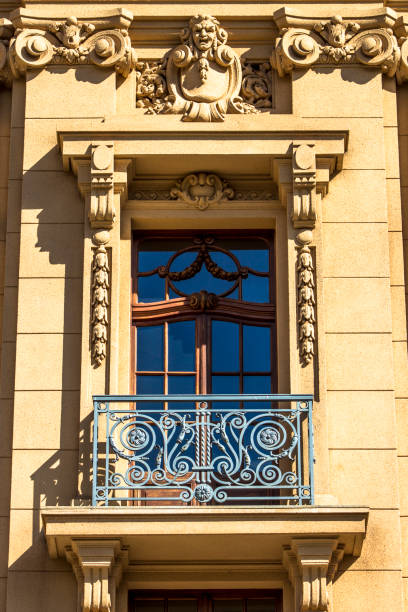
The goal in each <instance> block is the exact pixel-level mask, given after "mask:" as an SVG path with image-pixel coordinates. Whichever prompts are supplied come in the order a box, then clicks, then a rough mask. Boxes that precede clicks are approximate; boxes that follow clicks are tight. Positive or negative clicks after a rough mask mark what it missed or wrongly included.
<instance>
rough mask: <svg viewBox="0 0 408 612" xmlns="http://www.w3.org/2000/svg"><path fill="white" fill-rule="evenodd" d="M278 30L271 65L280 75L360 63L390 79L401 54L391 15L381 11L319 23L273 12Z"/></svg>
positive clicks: (284, 13) (334, 18)
mask: <svg viewBox="0 0 408 612" xmlns="http://www.w3.org/2000/svg"><path fill="white" fill-rule="evenodd" d="M275 20H276V22H277V25H278V26H279V29H280V36H279V37H278V38H277V39H276V42H275V49H274V51H273V53H272V57H271V64H272V66H273V67H274V68H275V69H276V70H277V71H278V74H279V75H280V76H284V75H285V74H288V73H290V72H291V71H292V70H293V69H294V68H309V67H310V66H313V65H327V64H329V65H333V64H335V65H336V64H360V65H363V66H367V67H373V68H381V70H382V72H384V73H385V74H387V76H394V75H395V73H396V71H397V68H398V66H399V61H400V56H401V52H400V49H399V47H398V42H397V38H396V37H395V36H394V33H393V29H392V26H393V25H394V22H395V13H393V12H392V11H387V10H386V11H385V12H382V13H378V14H374V15H372V16H367V17H364V18H359V19H357V20H353V19H348V18H343V17H341V16H340V15H335V16H333V17H331V18H329V19H325V20H322V21H313V20H312V19H310V18H306V17H304V18H302V17H301V16H300V15H294V14H293V13H289V12H287V11H285V10H281V11H277V13H276V17H275Z"/></svg>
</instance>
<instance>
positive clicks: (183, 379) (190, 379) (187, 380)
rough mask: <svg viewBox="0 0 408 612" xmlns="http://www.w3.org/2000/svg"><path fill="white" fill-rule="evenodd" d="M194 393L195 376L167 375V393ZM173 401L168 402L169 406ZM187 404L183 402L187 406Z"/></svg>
mask: <svg viewBox="0 0 408 612" xmlns="http://www.w3.org/2000/svg"><path fill="white" fill-rule="evenodd" d="M194 393H195V376H194V375H191V376H171V375H170V376H169V394H176V395H178V394H184V395H192V394H194ZM172 405H173V402H171V403H170V404H169V407H170V408H171V406H172ZM187 406H188V404H185V407H187Z"/></svg>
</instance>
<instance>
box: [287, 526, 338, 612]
mask: <svg viewBox="0 0 408 612" xmlns="http://www.w3.org/2000/svg"><path fill="white" fill-rule="evenodd" d="M343 556H344V545H343V544H339V542H338V539H337V538H328V539H325V540H323V539H322V540H320V539H293V540H292V541H291V543H290V546H284V547H283V563H284V566H285V567H286V569H287V571H288V575H289V580H290V582H291V584H292V586H293V588H294V591H295V610H296V611H299V612H312V611H313V610H321V611H322V612H328V610H330V609H331V607H330V595H329V588H328V587H329V585H330V583H331V582H332V580H333V578H334V577H335V575H336V572H337V569H338V565H339V563H340V561H341V560H342V558H343Z"/></svg>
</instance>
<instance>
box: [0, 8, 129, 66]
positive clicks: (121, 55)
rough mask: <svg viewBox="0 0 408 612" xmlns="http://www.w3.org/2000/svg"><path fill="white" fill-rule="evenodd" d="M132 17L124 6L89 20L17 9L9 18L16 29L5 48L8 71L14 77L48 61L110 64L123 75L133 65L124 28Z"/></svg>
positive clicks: (126, 28)
mask: <svg viewBox="0 0 408 612" xmlns="http://www.w3.org/2000/svg"><path fill="white" fill-rule="evenodd" d="M132 19H133V16H132V14H131V13H129V11H126V10H124V9H123V10H120V11H118V12H117V13H115V14H112V15H110V16H106V17H105V18H102V19H101V18H99V19H95V20H94V21H93V22H86V21H83V20H79V19H77V17H75V16H71V17H67V18H66V19H65V21H53V20H49V19H45V18H37V17H36V16H35V17H31V16H29V15H28V14H27V11H25V9H19V11H17V12H16V15H15V17H14V19H13V24H14V25H15V27H16V32H15V36H14V37H13V38H12V40H11V43H10V52H9V64H10V68H11V70H12V73H13V75H14V76H15V77H16V78H18V77H19V76H21V75H23V74H24V73H25V72H26V71H27V70H29V69H32V68H44V67H45V66H47V65H50V64H68V65H79V64H81V65H82V64H91V65H95V66H98V67H100V68H114V69H115V70H116V71H117V72H118V73H119V74H121V75H122V76H125V77H126V76H127V75H128V74H129V72H130V71H131V70H132V69H133V68H134V67H135V65H136V56H135V52H134V50H133V49H132V47H131V42H130V38H129V35H128V31H127V30H128V27H129V25H130V23H131V21H132ZM33 26H34V27H33ZM112 26H113V27H112Z"/></svg>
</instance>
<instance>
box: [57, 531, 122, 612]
mask: <svg viewBox="0 0 408 612" xmlns="http://www.w3.org/2000/svg"><path fill="white" fill-rule="evenodd" d="M65 556H66V559H67V561H68V562H69V563H70V564H71V566H72V569H73V572H74V574H75V577H76V579H77V584H78V609H79V610H81V612H115V608H116V606H115V603H116V591H117V588H118V587H119V584H120V581H121V579H122V574H123V569H124V568H125V567H126V566H127V550H126V549H123V548H121V545H120V540H103V539H102V540H76V539H72V542H71V545H70V546H66V547H65Z"/></svg>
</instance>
